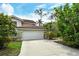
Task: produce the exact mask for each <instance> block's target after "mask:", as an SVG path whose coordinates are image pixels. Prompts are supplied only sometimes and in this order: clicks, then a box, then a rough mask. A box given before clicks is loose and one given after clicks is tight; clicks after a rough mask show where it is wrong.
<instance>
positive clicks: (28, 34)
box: [22, 31, 44, 40]
mask: <svg viewBox="0 0 79 59" xmlns="http://www.w3.org/2000/svg"><path fill="white" fill-rule="evenodd" d="M43 37H44V32H43V31H24V32H23V33H22V40H31V39H43Z"/></svg>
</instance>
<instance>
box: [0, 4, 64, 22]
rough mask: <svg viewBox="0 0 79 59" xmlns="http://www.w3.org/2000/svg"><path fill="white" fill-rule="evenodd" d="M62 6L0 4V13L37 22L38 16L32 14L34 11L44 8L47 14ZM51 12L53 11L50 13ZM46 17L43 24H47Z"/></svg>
mask: <svg viewBox="0 0 79 59" xmlns="http://www.w3.org/2000/svg"><path fill="white" fill-rule="evenodd" d="M61 5H64V4H63V3H0V13H4V14H8V15H14V16H17V17H19V18H22V19H29V20H34V21H37V20H38V19H39V16H38V15H36V14H35V13H34V11H35V10H36V9H39V8H44V9H45V11H44V12H48V11H50V10H51V9H53V8H54V7H58V6H61ZM52 12H53V11H52ZM49 21H50V20H48V16H46V17H44V18H43V22H49Z"/></svg>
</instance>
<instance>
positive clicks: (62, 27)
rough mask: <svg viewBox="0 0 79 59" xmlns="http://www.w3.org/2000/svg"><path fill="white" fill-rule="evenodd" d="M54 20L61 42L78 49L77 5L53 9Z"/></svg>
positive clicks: (78, 14) (78, 15) (78, 9)
mask: <svg viewBox="0 0 79 59" xmlns="http://www.w3.org/2000/svg"><path fill="white" fill-rule="evenodd" d="M55 11H56V13H55V14H56V19H57V25H58V29H59V31H60V35H61V36H62V37H63V42H65V43H66V44H68V45H70V46H74V47H79V4H75V3H74V4H72V5H71V6H69V4H66V5H64V6H63V7H62V6H61V7H59V8H55Z"/></svg>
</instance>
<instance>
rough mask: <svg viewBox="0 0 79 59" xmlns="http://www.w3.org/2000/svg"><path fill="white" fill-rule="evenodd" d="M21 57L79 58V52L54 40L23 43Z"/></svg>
mask: <svg viewBox="0 0 79 59" xmlns="http://www.w3.org/2000/svg"><path fill="white" fill-rule="evenodd" d="M19 56H79V50H77V49H73V48H70V47H67V46H64V45H61V44H58V43H55V42H53V40H32V41H23V42H22V48H21V53H20V55H19Z"/></svg>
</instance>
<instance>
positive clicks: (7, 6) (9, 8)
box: [1, 3, 14, 15]
mask: <svg viewBox="0 0 79 59" xmlns="http://www.w3.org/2000/svg"><path fill="white" fill-rule="evenodd" d="M1 8H2V9H3V11H4V12H6V13H7V14H8V15H12V14H13V12H14V8H13V7H12V6H11V5H10V4H5V3H3V4H2V5H1Z"/></svg>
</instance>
